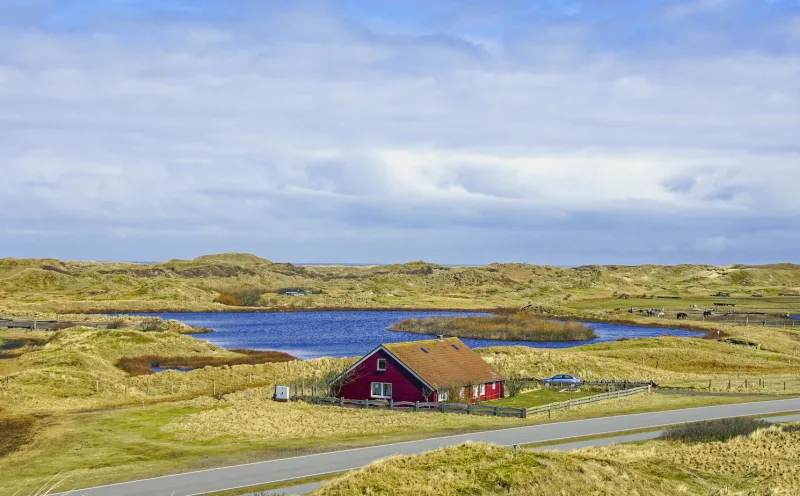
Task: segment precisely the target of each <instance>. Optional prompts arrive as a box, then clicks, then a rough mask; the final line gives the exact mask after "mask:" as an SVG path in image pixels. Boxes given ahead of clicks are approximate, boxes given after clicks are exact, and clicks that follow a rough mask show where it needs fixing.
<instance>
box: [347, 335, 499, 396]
mask: <svg viewBox="0 0 800 496" xmlns="http://www.w3.org/2000/svg"><path fill="white" fill-rule="evenodd" d="M504 382H505V380H504V379H503V377H502V376H501V375H500V374H499V373H498V372H497V371H496V370H495V369H494V368H492V367H491V366H490V365H489V364H488V363H486V362H484V361H483V359H482V358H481V357H479V356H478V354H477V353H475V352H474V351H472V350H471V349H469V347H467V345H465V344H464V343H462V342H461V340H460V339H458V338H446V339H445V338H443V337H439V339H431V340H425V341H412V342H407V343H390V344H382V345H380V346H378V347H377V348H375V349H374V350H372V351H370V352H369V353H367V354H366V355H365V356H364V358H362V359H361V360H359V361H358V362H356V363H355V364H354V365H353V366H352V367H350V368H349V369H348V370H347V371H345V372H344V373H343V374H342V375H340V376H339V377H338V378H337V379H336V380H334V383H338V384H339V386H340V390H339V394H338V397H339V398H347V399H353V400H365V399H387V400H388V399H392V400H394V401H421V402H424V401H427V402H441V401H454V402H470V403H474V402H476V401H488V400H494V399H498V398H502V397H503V396H504V388H503V386H504Z"/></svg>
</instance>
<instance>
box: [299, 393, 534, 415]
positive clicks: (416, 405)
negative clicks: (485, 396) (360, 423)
mask: <svg viewBox="0 0 800 496" xmlns="http://www.w3.org/2000/svg"><path fill="white" fill-rule="evenodd" d="M311 403H314V404H315V405H330V406H341V407H345V408H385V409H388V410H401V411H406V412H441V413H465V414H468V415H489V416H495V417H518V418H525V416H526V411H525V410H526V409H525V408H507V407H500V406H490V405H469V404H466V405H465V404H461V403H432V402H423V401H394V400H348V399H345V398H317V397H314V398H311Z"/></svg>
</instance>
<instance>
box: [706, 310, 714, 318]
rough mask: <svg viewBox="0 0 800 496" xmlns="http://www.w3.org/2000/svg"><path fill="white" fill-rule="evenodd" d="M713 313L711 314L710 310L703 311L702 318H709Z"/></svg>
mask: <svg viewBox="0 0 800 496" xmlns="http://www.w3.org/2000/svg"><path fill="white" fill-rule="evenodd" d="M713 313H714V312H712V311H711V310H705V311H703V318H706V317H711V315H713Z"/></svg>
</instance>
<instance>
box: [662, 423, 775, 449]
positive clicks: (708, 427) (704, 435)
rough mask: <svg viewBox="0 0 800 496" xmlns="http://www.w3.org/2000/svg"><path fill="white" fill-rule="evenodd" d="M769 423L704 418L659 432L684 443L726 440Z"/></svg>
mask: <svg viewBox="0 0 800 496" xmlns="http://www.w3.org/2000/svg"><path fill="white" fill-rule="evenodd" d="M769 425H770V423H769V422H767V421H765V420H756V419H751V418H747V417H734V418H725V419H717V420H705V421H703V422H693V423H691V424H685V425H679V426H676V427H670V428H669V429H667V430H665V431H664V433H663V434H661V439H666V440H669V441H680V442H684V443H707V442H712V441H727V440H728V439H733V438H735V437H739V436H748V435H750V434H752V433H753V432H755V431H757V430H759V429H764V428H766V427H769Z"/></svg>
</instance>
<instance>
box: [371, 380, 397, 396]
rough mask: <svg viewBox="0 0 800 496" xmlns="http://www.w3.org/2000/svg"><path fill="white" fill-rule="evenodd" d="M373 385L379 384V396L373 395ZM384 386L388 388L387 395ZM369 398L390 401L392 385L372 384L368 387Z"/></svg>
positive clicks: (384, 383)
mask: <svg viewBox="0 0 800 496" xmlns="http://www.w3.org/2000/svg"><path fill="white" fill-rule="evenodd" d="M375 384H380V386H381V388H380V389H381V394H375ZM386 386H389V394H388V395H387V394H386ZM369 392H370V396H371V397H372V398H387V399H390V398H391V397H392V383H391V382H373V383H372V384H370V386H369Z"/></svg>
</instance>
